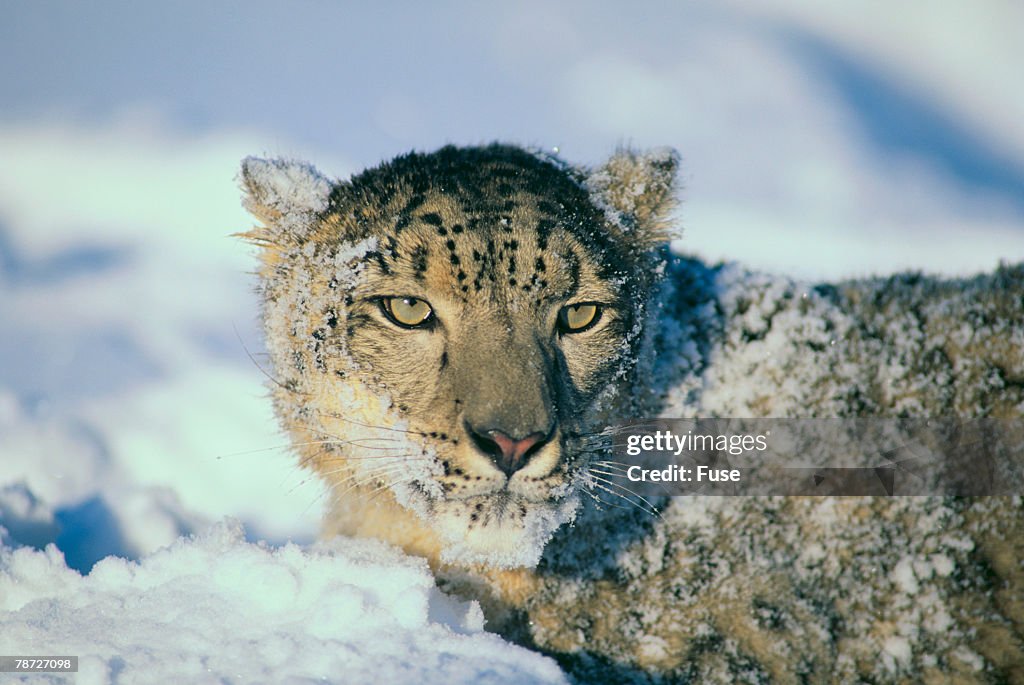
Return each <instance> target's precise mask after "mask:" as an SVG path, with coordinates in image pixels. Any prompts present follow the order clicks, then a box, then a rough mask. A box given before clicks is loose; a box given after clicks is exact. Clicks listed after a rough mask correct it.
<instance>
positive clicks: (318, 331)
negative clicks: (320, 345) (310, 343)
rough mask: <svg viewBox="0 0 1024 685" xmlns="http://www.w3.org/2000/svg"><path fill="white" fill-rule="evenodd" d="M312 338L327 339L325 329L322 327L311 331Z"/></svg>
mask: <svg viewBox="0 0 1024 685" xmlns="http://www.w3.org/2000/svg"><path fill="white" fill-rule="evenodd" d="M313 339H314V340H326V339H327V331H325V330H324V329H323V328H318V329H316V330H315V331H313Z"/></svg>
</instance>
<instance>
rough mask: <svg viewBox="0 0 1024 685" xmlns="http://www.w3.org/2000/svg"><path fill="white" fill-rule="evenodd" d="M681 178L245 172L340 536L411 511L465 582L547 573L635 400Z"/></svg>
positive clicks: (271, 306) (473, 159)
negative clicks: (606, 437) (466, 569)
mask: <svg viewBox="0 0 1024 685" xmlns="http://www.w3.org/2000/svg"><path fill="white" fill-rule="evenodd" d="M675 166H676V157H675V155H674V154H673V153H661V154H651V155H646V156H641V155H637V154H634V153H629V152H622V153H619V154H618V155H616V156H615V157H613V158H612V159H611V160H609V161H608V163H606V164H605V165H604V166H603V167H601V168H600V169H598V170H596V171H593V172H591V173H586V172H582V171H579V170H574V169H571V168H569V167H567V166H565V165H564V164H562V163H561V162H559V161H558V160H556V159H554V158H551V157H545V156H543V155H538V154H533V153H530V152H527V151H525V150H522V149H520V148H516V147H510V146H500V145H492V146H489V147H482V148H455V147H446V148H444V149H442V150H439V151H438V152H435V153H433V154H427V155H423V154H410V155H406V156H403V157H400V158H398V159H396V160H394V161H392V162H390V163H388V164H384V165H382V166H380V167H377V168H374V169H370V170H368V171H365V172H363V173H362V174H359V175H357V176H355V177H354V178H352V179H351V180H349V181H342V182H332V181H328V180H327V179H325V178H324V177H322V176H321V175H320V174H319V173H317V172H316V171H315V170H313V169H312V168H311V167H308V166H305V165H301V164H297V163H288V162H282V161H264V160H255V159H249V160H246V162H245V163H244V165H243V171H242V179H243V184H244V186H245V191H246V193H247V197H246V204H247V207H248V208H249V209H250V211H252V212H253V214H255V215H256V216H257V217H258V218H259V219H260V220H261V221H262V222H263V224H264V225H263V227H261V228H258V229H256V230H255V231H253V232H252V233H250V234H249V237H250V238H251V239H252V240H253V241H255V242H256V243H258V244H259V245H261V246H263V247H264V248H265V249H264V251H263V255H262V256H263V263H264V266H263V269H262V272H261V276H262V292H263V294H264V297H265V311H264V316H265V324H266V332H267V343H268V348H269V352H270V356H271V359H272V361H273V367H274V379H275V385H274V386H273V388H272V389H273V391H274V397H275V404H276V409H277V413H278V415H279V417H280V418H281V420H282V422H283V424H284V426H285V427H286V428H287V429H288V430H289V432H290V433H291V435H292V436H293V439H294V442H295V445H296V448H297V450H298V451H299V453H300V455H301V457H302V460H303V463H304V464H307V465H309V466H311V467H313V468H314V469H316V470H317V471H318V472H319V473H320V474H321V475H322V476H323V477H324V478H325V480H326V481H327V483H328V485H329V486H331V487H332V490H333V493H334V496H335V498H336V499H337V500H338V501H337V503H336V510H337V511H339V512H343V513H342V514H339V515H346V514H344V512H347V515H348V516H349V517H351V518H353V520H352V521H350V522H348V523H344V524H341V526H342V527H341V529H342V530H345V531H346V532H354V533H359V532H367V530H369V532H370V534H380V532H378V531H377V530H376V528H375V527H374V526H377V527H385V528H386V527H388V526H398V527H401V526H403V525H406V524H405V523H400V521H404V520H405V519H403V517H401V516H397V517H396V516H393V515H391V514H388V515H385V516H384V517H383V518H384V521H386V523H384V524H373V525H370V524H367V521H369V520H371V519H372V520H376V519H375V518H374V517H379V510H380V509H381V508H383V509H385V510H390V511H391V512H392V514H394V513H395V512H396V511H397V510H398V509H402V510H404V511H405V512H414V514H415V518H416V524H415V525H411V524H409V525H410V526H411V528H412V529H415V533H414V534H410V535H411V536H412V537H415V538H417V540H422V539H423V538H431V539H433V540H434V541H435V542H434V543H432V544H435V545H436V546H437V547H439V548H440V549H441V551H442V554H443V558H444V559H445V560H447V561H456V562H461V563H478V562H482V563H486V564H490V565H495V566H522V565H532V564H534V563H536V561H537V559H538V558H539V555H540V551H541V550H542V548H543V545H544V543H545V542H546V541H547V539H548V538H549V537H550V535H551V533H552V532H553V531H554V530H555V529H556V528H557V527H558V526H559V525H561V524H562V523H564V522H565V521H567V520H570V519H571V517H572V514H573V512H574V510H575V507H576V505H577V502H578V490H579V488H580V482H581V478H580V475H581V473H582V469H584V468H585V467H586V465H587V461H588V458H589V452H588V449H587V445H588V444H589V443H588V439H589V438H591V437H592V436H593V435H594V433H595V431H598V430H600V428H602V427H603V425H604V423H603V422H604V421H606V420H607V419H608V418H609V416H610V415H611V414H613V413H614V412H615V410H616V408H619V409H621V407H622V406H623V405H622V404H621V401H620V400H621V397H616V395H622V396H628V392H626V391H624V388H625V387H626V386H627V384H628V379H629V376H630V372H631V370H632V367H633V365H634V363H635V360H636V357H637V354H638V350H639V347H640V346H641V343H642V340H643V330H644V329H643V324H644V318H645V311H646V305H647V299H648V293H649V290H650V287H651V285H652V282H653V280H654V278H655V277H656V276H655V274H656V271H657V267H658V262H659V257H658V251H657V249H656V248H657V246H658V244H659V243H660V242H661V241H662V240H663V235H662V227H663V225H662V222H663V220H664V216H665V213H666V212H667V210H668V206H669V204H670V202H671V189H672V182H673V175H674V170H675ZM356 502H358V503H359V504H358V505H356V504H354V503H356ZM371 503H372V504H371ZM367 507H370V508H371V509H372V510H373V512H376V513H368V511H367ZM392 533H393V531H390V532H385V537H389V539H392V541H395V542H398V543H399V544H403V545H405V546H407V547H409V546H410V545H413V546H415V545H420V544H422V543H421V542H416V543H415V544H414V543H411V542H408V541H406V540H404V539H403V538H402V536H401V534H397V535H395V534H392ZM407 542H408V544H407Z"/></svg>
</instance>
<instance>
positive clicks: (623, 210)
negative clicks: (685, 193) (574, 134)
mask: <svg viewBox="0 0 1024 685" xmlns="http://www.w3.org/2000/svg"><path fill="white" fill-rule="evenodd" d="M678 168H679V153H678V152H676V151H675V150H673V149H672V148H667V147H666V148H656V149H654V150H649V151H647V152H642V153H641V152H635V151H633V150H628V149H622V150H619V151H618V152H616V153H615V154H614V155H612V156H611V158H609V159H608V161H606V162H605V163H604V164H603V165H601V166H600V167H598V168H597V169H595V170H594V171H592V172H591V173H589V174H588V175H587V179H586V186H587V190H589V192H590V196H591V197H592V198H593V199H594V201H595V204H597V206H598V207H601V208H602V209H604V210H605V212H606V214H609V215H610V218H611V219H612V223H613V224H616V225H618V226H621V227H622V231H623V234H624V235H625V234H632V236H631V237H632V238H633V239H634V240H636V241H637V242H638V243H639V244H640V245H642V246H646V245H651V244H654V243H659V242H663V241H665V240H668V239H669V238H670V237H671V236H670V235H669V213H670V212H671V211H672V208H673V207H675V204H676V196H675V191H676V171H677V170H678Z"/></svg>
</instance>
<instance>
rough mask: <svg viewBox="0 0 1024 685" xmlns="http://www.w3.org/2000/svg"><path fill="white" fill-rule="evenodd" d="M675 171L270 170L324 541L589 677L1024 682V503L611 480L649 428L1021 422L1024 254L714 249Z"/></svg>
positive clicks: (480, 149)
mask: <svg viewBox="0 0 1024 685" xmlns="http://www.w3.org/2000/svg"><path fill="white" fill-rule="evenodd" d="M679 160H680V158H679V155H678V154H677V153H676V152H675V151H673V150H670V149H659V150H653V151H647V152H638V151H634V150H630V149H620V150H619V151H617V152H616V153H615V154H613V155H612V156H611V157H610V158H609V159H608V160H607V161H606V162H604V163H603V164H600V165H598V166H595V167H583V166H573V165H570V164H568V163H566V162H564V161H563V160H561V159H560V158H559V157H557V156H555V155H553V154H550V153H547V152H544V151H541V150H531V149H525V148H522V147H518V146H515V145H507V144H491V145H486V146H474V147H457V146H446V147H444V148H441V149H439V150H437V151H434V152H430V153H420V152H413V153H409V154H406V155H402V156H400V157H398V158H396V159H393V160H392V161H389V162H386V163H384V164H381V165H379V166H376V167H373V168H370V169H367V170H365V171H363V172H361V173H358V174H356V175H354V176H352V177H351V178H348V179H340V180H339V179H331V178H329V177H327V176H325V175H324V174H322V173H321V172H320V171H318V170H317V169H315V168H314V167H313V166H311V165H309V164H307V163H305V162H300V161H295V160H285V159H260V158H248V159H246V160H244V162H243V164H242V170H241V174H240V179H241V185H242V190H243V202H244V205H245V207H246V208H247V209H248V210H249V212H250V213H251V214H252V215H253V216H255V217H256V219H257V220H258V224H257V225H256V226H255V227H254V228H253V229H252V230H250V231H248V232H247V233H245V234H243V235H244V237H245V238H246V239H247V240H249V241H250V242H251V243H253V244H254V245H256V246H257V248H258V253H259V259H260V267H259V276H258V279H259V286H258V288H259V292H260V294H261V298H262V307H263V321H264V325H265V337H266V347H267V353H268V356H269V360H270V368H269V369H268V376H269V377H270V378H271V382H270V384H269V388H270V391H271V395H272V398H273V403H274V408H275V411H276V414H277V417H278V418H279V420H280V423H281V425H282V427H283V429H284V430H285V431H286V432H287V433H288V435H289V437H290V440H291V443H292V446H293V449H294V451H295V452H296V454H297V456H298V459H299V462H300V464H302V465H303V466H304V467H307V468H309V469H311V470H313V471H314V472H315V473H317V474H318V475H319V476H320V477H321V478H322V479H323V480H324V482H325V483H326V485H327V487H328V490H329V496H330V504H329V507H328V509H329V511H328V513H327V515H326V516H325V522H324V528H323V533H324V535H326V536H332V535H347V536H371V537H377V538H381V539H383V540H386V541H388V542H391V543H393V544H395V545H397V546H399V547H401V548H402V549H404V550H405V551H407V552H408V553H410V554H414V555H419V556H422V557H425V558H426V559H427V560H428V562H429V563H430V566H431V568H432V569H433V571H434V573H435V576H436V578H437V581H438V584H439V586H440V587H441V588H442V589H445V590H447V591H449V592H452V593H455V594H457V595H460V596H463V597H468V598H473V599H476V600H479V601H480V603H481V605H482V607H483V609H484V611H485V615H486V616H487V620H488V627H489V629H491V630H494V631H496V632H498V633H500V634H502V635H503V636H505V637H506V638H508V639H511V640H513V641H516V642H518V643H520V644H524V645H526V646H529V647H531V648H533V649H537V650H539V651H542V652H544V653H546V654H549V655H552V656H553V657H555V658H556V659H557V660H558V661H559V663H560V664H561V665H562V666H563V668H564V669H565V670H566V672H567V673H568V674H569V675H570V677H571V678H573V679H574V680H575V681H577V682H680V683H682V682H729V683H732V682H742V683H773V682H779V683H790V682H792V683H830V682H872V683H882V682H886V683H889V682H892V683H902V682H928V683H932V682H934V683H939V682H1024V566H1022V561H1021V560H1022V559H1024V503H1022V499H1021V497H1020V496H1019V495H1008V496H1004V497H979V498H957V497H938V496H933V497H662V498H650V499H647V498H640V499H641V500H642V503H641V502H638V501H637V499H636V498H633V497H630V496H628V495H625V494H624V493H622V492H621V491H617V490H616V489H615V487H613V486H611V485H610V483H609V481H608V479H607V478H606V477H605V476H603V475H602V474H603V473H605V474H606V473H608V472H609V470H614V469H615V468H617V466H616V464H615V463H614V462H612V461H608V460H607V458H606V456H605V453H604V452H602V450H601V449H598V448H596V447H595V445H599V444H601V442H600V440H597V438H599V437H600V436H602V435H604V434H605V433H603V431H604V430H605V429H606V427H607V426H608V425H609V424H611V423H613V422H616V421H619V420H622V419H624V418H629V417H654V416H673V417H699V416H720V417H730V416H732V417H855V416H881V417H886V416H892V417H907V416H917V417H942V416H957V417H998V418H1001V419H1006V420H1009V421H1014V420H1020V419H1021V417H1022V416H1024V352H1022V350H1024V265H1010V264H1004V265H1002V266H1000V267H999V268H998V269H997V270H996V271H995V272H993V273H990V274H986V275H981V276H976V277H973V278H966V279H954V280H941V279H936V278H932V277H927V276H924V275H921V274H900V275H896V276H891V277H885V278H874V279H865V280H860V281H848V282H841V283H834V284H806V283H802V282H799V281H796V280H793V279H789V278H786V277H782V276H772V275H765V274H759V273H754V272H751V271H748V270H746V269H744V268H742V267H741V266H738V265H735V264H717V265H716V264H707V263H705V262H703V261H701V260H700V259H697V258H696V257H692V256H688V255H686V254H685V252H680V251H678V250H674V249H671V248H670V241H671V240H672V238H673V237H674V234H673V221H672V213H673V212H672V210H673V207H674V205H675V203H676V196H677V180H676V178H677V169H678V166H679ZM677 244H678V241H675V242H672V243H671V245H672V246H675V245H677ZM684 244H685V243H684Z"/></svg>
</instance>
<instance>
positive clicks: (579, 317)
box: [558, 302, 601, 333]
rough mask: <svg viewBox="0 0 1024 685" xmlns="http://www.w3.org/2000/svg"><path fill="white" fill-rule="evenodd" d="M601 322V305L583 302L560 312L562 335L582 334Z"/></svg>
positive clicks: (559, 319) (559, 322)
mask: <svg viewBox="0 0 1024 685" xmlns="http://www.w3.org/2000/svg"><path fill="white" fill-rule="evenodd" d="M600 320H601V305H599V304H596V303H594V302H583V303H581V304H572V305H568V306H566V307H562V309H561V311H559V312H558V330H559V332H560V333H582V332H583V331H585V330H587V329H589V328H591V327H592V326H594V324H596V323H597V322H598V321H600Z"/></svg>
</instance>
